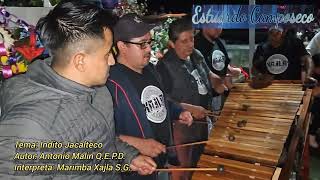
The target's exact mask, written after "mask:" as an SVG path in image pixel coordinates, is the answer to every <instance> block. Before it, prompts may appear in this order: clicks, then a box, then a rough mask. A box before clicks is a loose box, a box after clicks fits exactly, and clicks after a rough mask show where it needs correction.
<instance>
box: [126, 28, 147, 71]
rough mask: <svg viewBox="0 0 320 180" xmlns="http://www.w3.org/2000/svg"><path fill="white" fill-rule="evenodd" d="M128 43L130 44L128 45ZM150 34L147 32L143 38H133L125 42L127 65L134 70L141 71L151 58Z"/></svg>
mask: <svg viewBox="0 0 320 180" xmlns="http://www.w3.org/2000/svg"><path fill="white" fill-rule="evenodd" d="M129 42H130V43H129ZM150 43H151V34H150V33H149V32H148V33H147V34H145V35H144V36H141V37H138V38H133V39H131V40H130V41H128V42H125V44H126V48H125V51H126V52H125V53H126V54H127V56H128V57H127V58H130V59H128V63H129V66H130V67H131V68H134V70H138V71H140V70H142V69H143V68H144V67H145V66H146V65H148V63H149V60H150V57H151V54H150V53H151V44H150Z"/></svg>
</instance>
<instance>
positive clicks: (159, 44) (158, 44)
mask: <svg viewBox="0 0 320 180" xmlns="http://www.w3.org/2000/svg"><path fill="white" fill-rule="evenodd" d="M174 20H175V19H174V18H168V19H167V20H166V21H165V22H164V23H162V24H161V25H160V26H157V27H155V28H154V29H153V33H152V36H153V37H152V38H153V39H154V43H153V44H152V50H154V51H155V52H158V51H160V52H163V50H165V49H166V48H167V46H168V41H169V35H168V30H169V25H170V24H171V23H172V22H173V21H174Z"/></svg>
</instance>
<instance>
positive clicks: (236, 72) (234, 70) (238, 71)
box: [228, 65, 241, 77]
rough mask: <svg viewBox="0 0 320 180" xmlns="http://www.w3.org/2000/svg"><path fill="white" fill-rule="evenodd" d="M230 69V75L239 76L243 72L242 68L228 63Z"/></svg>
mask: <svg viewBox="0 0 320 180" xmlns="http://www.w3.org/2000/svg"><path fill="white" fill-rule="evenodd" d="M228 70H229V72H230V74H229V75H230V76H233V77H235V76H239V75H240V74H241V69H240V68H237V67H232V66H230V65H228Z"/></svg>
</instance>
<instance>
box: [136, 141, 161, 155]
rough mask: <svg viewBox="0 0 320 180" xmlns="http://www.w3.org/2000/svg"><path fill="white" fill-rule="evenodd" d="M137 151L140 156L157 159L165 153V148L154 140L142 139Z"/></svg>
mask: <svg viewBox="0 0 320 180" xmlns="http://www.w3.org/2000/svg"><path fill="white" fill-rule="evenodd" d="M137 149H138V150H139V151H140V153H141V154H143V155H146V156H150V157H157V156H159V154H161V153H165V152H166V146H165V145H163V144H161V143H159V142H158V141H156V140H154V139H142V140H141V143H140V146H139V148H137Z"/></svg>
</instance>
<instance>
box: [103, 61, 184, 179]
mask: <svg viewBox="0 0 320 180" xmlns="http://www.w3.org/2000/svg"><path fill="white" fill-rule="evenodd" d="M145 68H149V70H150V72H152V74H153V75H154V77H155V79H156V80H157V81H158V82H159V84H160V86H162V83H161V80H160V76H159V75H158V74H157V73H156V71H155V69H154V67H153V65H148V66H146V67H145ZM107 87H108V89H109V91H110V93H111V95H112V98H113V102H114V103H113V104H114V119H115V127H116V134H118V135H120V134H122V135H128V136H134V137H139V138H145V139H148V138H152V139H155V135H154V133H153V131H152V128H151V126H150V123H149V120H148V119H147V116H146V112H145V109H144V106H143V104H142V103H141V100H140V97H139V95H138V94H137V91H136V89H135V87H134V86H133V84H132V83H131V82H130V80H129V79H128V77H127V75H126V74H125V73H124V70H123V66H121V65H119V64H116V65H114V66H112V67H111V69H110V76H109V78H108V81H107ZM159 88H160V89H162V90H163V87H159ZM165 99H166V98H165ZM166 107H167V110H168V114H167V115H168V116H169V117H168V120H169V121H170V120H173V119H174V120H177V119H179V115H180V113H181V112H182V108H181V107H180V106H178V105H176V104H175V103H173V102H171V101H167V100H166ZM171 124H172V123H169V126H170V127H169V132H170V137H171V139H170V140H169V144H168V145H173V139H172V126H171ZM169 156H170V155H169ZM123 179H128V180H129V179H130V180H154V179H155V175H154V174H153V175H151V176H139V175H137V174H136V175H134V174H133V175H130V176H124V177H123Z"/></svg>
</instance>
